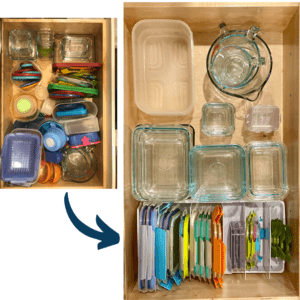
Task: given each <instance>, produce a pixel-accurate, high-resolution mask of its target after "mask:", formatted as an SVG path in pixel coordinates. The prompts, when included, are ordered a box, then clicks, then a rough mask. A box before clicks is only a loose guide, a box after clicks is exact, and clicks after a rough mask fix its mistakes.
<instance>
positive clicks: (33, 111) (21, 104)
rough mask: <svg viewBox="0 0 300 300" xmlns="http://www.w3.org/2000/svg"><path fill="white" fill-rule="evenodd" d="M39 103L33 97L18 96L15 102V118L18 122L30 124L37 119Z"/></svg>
mask: <svg viewBox="0 0 300 300" xmlns="http://www.w3.org/2000/svg"><path fill="white" fill-rule="evenodd" d="M37 108H38V107H37V101H36V99H35V97H33V96H31V95H22V96H18V97H16V98H15V99H14V101H13V116H14V118H15V119H16V120H17V121H21V122H30V121H33V120H35V119H36V118H37V116H38V114H39V111H38V109H37Z"/></svg>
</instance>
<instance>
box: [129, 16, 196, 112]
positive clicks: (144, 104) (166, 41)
mask: <svg viewBox="0 0 300 300" xmlns="http://www.w3.org/2000/svg"><path fill="white" fill-rule="evenodd" d="M132 47H133V48H132V54H133V76H134V77H133V78H134V100H135V103H136V105H137V106H138V108H139V109H140V110H142V111H143V112H145V113H146V114H149V115H155V116H183V115H186V114H188V113H189V112H191V111H192V109H193V107H194V71H193V34H192V32H191V30H190V28H189V26H188V25H187V24H186V23H184V22H182V21H177V20H143V21H139V22H138V23H136V24H135V26H134V27H133V30H132Z"/></svg>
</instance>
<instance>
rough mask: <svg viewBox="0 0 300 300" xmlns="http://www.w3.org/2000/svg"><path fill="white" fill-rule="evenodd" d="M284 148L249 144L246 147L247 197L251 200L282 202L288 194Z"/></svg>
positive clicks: (274, 145) (267, 143) (257, 143)
mask: <svg viewBox="0 0 300 300" xmlns="http://www.w3.org/2000/svg"><path fill="white" fill-rule="evenodd" d="M286 152H287V149H286V146H285V145H284V144H283V143H281V142H251V143H249V144H247V146H246V155H247V165H248V170H247V176H248V196H249V198H250V199H252V200H283V199H284V198H285V197H286V195H287V193H288V182H287V167H286V165H287V162H286V160H287V158H286Z"/></svg>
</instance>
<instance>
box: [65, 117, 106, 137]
mask: <svg viewBox="0 0 300 300" xmlns="http://www.w3.org/2000/svg"><path fill="white" fill-rule="evenodd" d="M62 125H63V127H64V129H65V132H66V135H74V134H81V133H89V132H96V131H97V132H98V131H99V130H100V127H99V120H98V118H97V117H90V118H88V119H86V118H84V119H76V120H70V121H67V122H64V123H63V124H62Z"/></svg>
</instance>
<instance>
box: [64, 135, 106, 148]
mask: <svg viewBox="0 0 300 300" xmlns="http://www.w3.org/2000/svg"><path fill="white" fill-rule="evenodd" d="M99 143H100V136H99V133H98V132H89V133H82V134H75V135H70V136H69V145H70V147H71V148H80V147H86V146H92V145H96V144H99Z"/></svg>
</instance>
